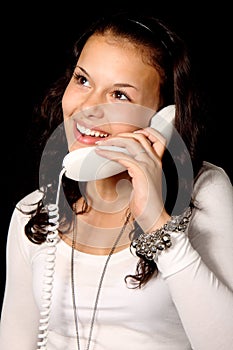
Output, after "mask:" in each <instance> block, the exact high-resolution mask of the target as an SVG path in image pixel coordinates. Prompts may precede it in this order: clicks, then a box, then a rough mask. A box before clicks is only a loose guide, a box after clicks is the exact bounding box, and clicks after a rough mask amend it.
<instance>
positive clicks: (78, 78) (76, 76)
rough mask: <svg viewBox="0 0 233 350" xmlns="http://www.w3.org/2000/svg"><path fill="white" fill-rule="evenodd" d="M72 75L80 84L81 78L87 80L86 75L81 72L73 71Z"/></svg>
mask: <svg viewBox="0 0 233 350" xmlns="http://www.w3.org/2000/svg"><path fill="white" fill-rule="evenodd" d="M73 76H74V79H75V80H76V81H77V82H78V83H79V84H81V85H83V83H82V82H81V79H85V80H87V79H86V77H85V76H84V75H82V74H78V73H74V74H73Z"/></svg>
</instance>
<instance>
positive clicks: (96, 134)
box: [76, 123, 109, 137]
mask: <svg viewBox="0 0 233 350" xmlns="http://www.w3.org/2000/svg"><path fill="white" fill-rule="evenodd" d="M76 128H77V129H78V131H79V132H80V133H81V134H83V135H87V136H93V137H107V136H108V135H109V134H104V133H100V132H99V131H94V130H91V129H88V128H85V127H84V126H81V125H79V124H78V123H76Z"/></svg>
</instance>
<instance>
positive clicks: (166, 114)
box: [150, 105, 176, 144]
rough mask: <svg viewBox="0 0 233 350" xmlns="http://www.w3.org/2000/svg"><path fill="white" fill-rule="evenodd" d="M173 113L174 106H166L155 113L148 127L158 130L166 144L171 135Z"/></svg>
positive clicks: (174, 111) (174, 110)
mask: <svg viewBox="0 0 233 350" xmlns="http://www.w3.org/2000/svg"><path fill="white" fill-rule="evenodd" d="M175 113H176V109H175V105H168V106H166V107H164V108H162V109H161V110H160V111H158V112H157V113H155V115H154V116H153V117H152V118H151V122H150V127H152V128H154V129H156V130H158V131H159V132H160V133H161V135H162V136H163V137H165V139H166V140H167V144H168V143H169V141H170V139H171V136H172V133H173V129H174V120H175Z"/></svg>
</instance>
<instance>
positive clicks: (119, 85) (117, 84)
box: [76, 65, 138, 90]
mask: <svg viewBox="0 0 233 350" xmlns="http://www.w3.org/2000/svg"><path fill="white" fill-rule="evenodd" d="M76 67H77V68H79V69H80V70H81V71H82V72H83V73H84V74H86V75H87V76H88V77H90V75H89V74H88V73H87V72H86V70H85V69H84V68H82V67H80V66H78V65H77V66H76ZM114 86H115V87H119V88H120V87H129V88H133V89H135V90H138V89H137V88H136V86H134V85H131V84H127V83H115V84H114Z"/></svg>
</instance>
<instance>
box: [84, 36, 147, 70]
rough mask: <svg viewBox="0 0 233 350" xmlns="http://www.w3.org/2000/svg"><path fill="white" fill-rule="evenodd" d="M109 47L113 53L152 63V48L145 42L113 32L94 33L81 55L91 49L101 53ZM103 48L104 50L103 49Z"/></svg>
mask: <svg viewBox="0 0 233 350" xmlns="http://www.w3.org/2000/svg"><path fill="white" fill-rule="evenodd" d="M107 49H109V50H110V51H112V53H114V54H116V52H118V53H119V54H120V55H122V57H123V56H124V55H126V56H135V57H137V59H138V60H139V59H140V60H141V61H142V63H144V64H147V65H151V66H153V65H152V64H151V58H150V49H149V48H148V47H146V46H145V45H143V44H140V43H137V42H134V41H132V40H131V39H129V38H127V37H125V36H121V35H116V34H114V33H112V32H106V33H104V34H93V35H92V36H90V37H89V38H88V40H87V42H86V43H85V45H84V47H83V50H82V52H81V54H80V57H81V56H82V55H83V54H84V53H85V54H87V51H89V50H95V51H96V52H95V54H101V53H102V52H103V50H107ZM101 50H102V51H101Z"/></svg>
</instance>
